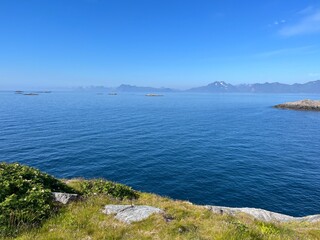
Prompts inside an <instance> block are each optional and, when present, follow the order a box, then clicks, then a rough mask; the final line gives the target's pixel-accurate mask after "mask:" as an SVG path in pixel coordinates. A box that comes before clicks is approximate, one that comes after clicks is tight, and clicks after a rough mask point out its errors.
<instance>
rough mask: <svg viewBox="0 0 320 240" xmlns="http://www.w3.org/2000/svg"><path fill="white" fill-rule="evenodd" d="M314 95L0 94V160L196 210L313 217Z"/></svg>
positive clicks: (316, 182)
mask: <svg viewBox="0 0 320 240" xmlns="http://www.w3.org/2000/svg"><path fill="white" fill-rule="evenodd" d="M305 98H310V99H320V95H303V94H301V95H292V94H277V95H273V94H186V93H183V94H182V93H171V94H165V96H163V97H145V96H144V95H143V94H129V93H127V94H119V95H117V96H109V95H107V94H103V95H97V94H96V93H92V92H53V93H50V94H41V95H39V96H23V95H16V94H13V93H12V92H0V161H7V162H20V163H23V164H27V165H31V166H34V167H37V168H40V169H41V170H43V171H46V172H48V173H50V174H52V175H54V176H56V177H60V178H73V177H85V178H98V177H103V178H106V179H109V180H113V181H117V182H121V183H124V184H128V185H130V186H132V187H133V188H135V189H138V190H141V191H147V192H154V193H157V194H161V195H165V196H170V197H172V198H176V199H184V200H189V201H191V202H194V203H197V204H212V205H222V206H233V207H258V208H264V209H267V210H271V211H276V212H281V213H285V214H291V215H294V216H301V215H307V214H316V213H320V112H305V111H290V110H278V109H274V108H272V107H271V106H272V105H275V104H277V103H282V102H286V101H293V100H300V99H305Z"/></svg>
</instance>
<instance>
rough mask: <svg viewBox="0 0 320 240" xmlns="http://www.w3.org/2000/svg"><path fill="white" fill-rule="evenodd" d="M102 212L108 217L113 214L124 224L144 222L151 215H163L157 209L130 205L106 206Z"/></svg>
mask: <svg viewBox="0 0 320 240" xmlns="http://www.w3.org/2000/svg"><path fill="white" fill-rule="evenodd" d="M102 212H103V213H105V214H108V215H109V214H115V218H116V219H118V220H119V221H121V222H125V223H132V222H138V221H141V220H144V219H146V218H148V217H149V216H150V215H151V214H153V213H163V211H162V210H161V209H159V208H155V207H150V206H131V205H106V206H105V207H104V209H103V210H102Z"/></svg>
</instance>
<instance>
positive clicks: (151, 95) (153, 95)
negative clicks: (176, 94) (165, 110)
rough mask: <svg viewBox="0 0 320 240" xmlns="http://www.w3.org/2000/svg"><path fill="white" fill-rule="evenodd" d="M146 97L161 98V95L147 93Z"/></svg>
mask: <svg viewBox="0 0 320 240" xmlns="http://www.w3.org/2000/svg"><path fill="white" fill-rule="evenodd" d="M146 96H147V97H162V96H163V95H162V94H155V93H148V94H146Z"/></svg>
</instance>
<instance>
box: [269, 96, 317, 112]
mask: <svg viewBox="0 0 320 240" xmlns="http://www.w3.org/2000/svg"><path fill="white" fill-rule="evenodd" d="M274 107H275V108H281V109H292V110H303V111H320V101H319V100H310V99H306V100H300V101H296V102H286V103H282V104H278V105H275V106H274Z"/></svg>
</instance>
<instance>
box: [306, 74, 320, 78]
mask: <svg viewBox="0 0 320 240" xmlns="http://www.w3.org/2000/svg"><path fill="white" fill-rule="evenodd" d="M308 75H309V77H320V73H309V74H308Z"/></svg>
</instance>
